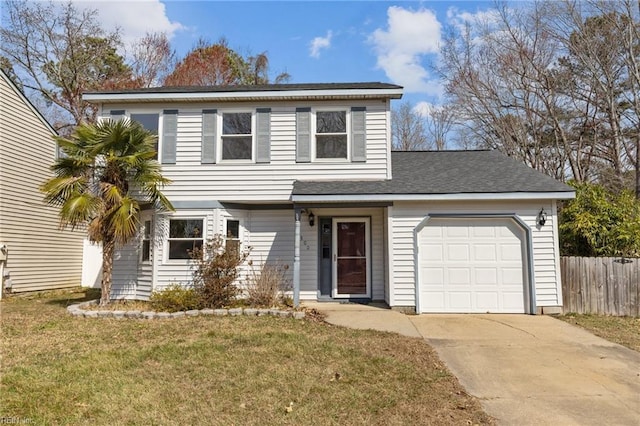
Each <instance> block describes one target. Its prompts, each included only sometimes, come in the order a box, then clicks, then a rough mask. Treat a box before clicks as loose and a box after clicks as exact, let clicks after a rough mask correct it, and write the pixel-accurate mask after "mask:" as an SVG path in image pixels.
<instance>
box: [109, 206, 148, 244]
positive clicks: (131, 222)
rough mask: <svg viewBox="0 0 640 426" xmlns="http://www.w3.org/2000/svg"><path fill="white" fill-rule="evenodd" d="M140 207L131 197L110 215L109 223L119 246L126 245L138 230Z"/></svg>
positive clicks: (112, 210)
mask: <svg viewBox="0 0 640 426" xmlns="http://www.w3.org/2000/svg"><path fill="white" fill-rule="evenodd" d="M139 211H140V205H139V204H138V202H137V201H136V200H134V199H133V198H131V197H125V198H123V199H122V202H121V203H120V204H119V205H118V206H115V207H114V208H113V209H111V211H109V212H107V214H108V223H109V225H110V228H111V231H112V232H113V235H114V237H115V240H116V242H117V243H119V244H125V243H126V242H127V241H129V240H130V239H131V238H132V237H133V236H135V234H136V231H137V229H138V224H139V220H138V213H139Z"/></svg>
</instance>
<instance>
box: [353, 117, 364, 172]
mask: <svg viewBox="0 0 640 426" xmlns="http://www.w3.org/2000/svg"><path fill="white" fill-rule="evenodd" d="M366 110H367V109H366V108H365V107H353V108H351V161H355V162H364V161H367V135H366V117H365V114H366Z"/></svg>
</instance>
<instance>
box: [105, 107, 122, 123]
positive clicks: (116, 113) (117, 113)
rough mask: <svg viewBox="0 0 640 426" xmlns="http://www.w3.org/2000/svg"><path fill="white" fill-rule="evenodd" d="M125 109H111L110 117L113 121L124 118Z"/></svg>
mask: <svg viewBox="0 0 640 426" xmlns="http://www.w3.org/2000/svg"><path fill="white" fill-rule="evenodd" d="M124 112H125V111H124V110H123V109H112V110H111V111H109V118H111V119H112V120H113V121H119V120H122V119H123V118H124Z"/></svg>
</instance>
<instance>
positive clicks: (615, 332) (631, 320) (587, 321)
mask: <svg viewBox="0 0 640 426" xmlns="http://www.w3.org/2000/svg"><path fill="white" fill-rule="evenodd" d="M557 318H558V319H561V320H563V321H566V322H568V323H570V324H574V325H577V326H580V327H582V328H584V329H586V330H588V331H590V332H592V333H593V334H595V335H596V336H599V337H602V338H603V339H607V340H609V341H610V342H614V343H618V344H619V345H622V346H626V347H628V348H630V349H633V350H635V351H639V352H640V318H635V317H614V316H608V315H581V314H567V315H561V316H558V317H557Z"/></svg>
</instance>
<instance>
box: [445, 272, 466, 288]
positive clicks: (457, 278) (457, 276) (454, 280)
mask: <svg viewBox="0 0 640 426" xmlns="http://www.w3.org/2000/svg"><path fill="white" fill-rule="evenodd" d="M470 269H471V268H446V269H445V277H447V280H446V281H445V282H447V283H449V284H451V285H465V286H469V285H471V270H470ZM447 272H448V276H447V275H446V273H447ZM443 284H444V283H443Z"/></svg>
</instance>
